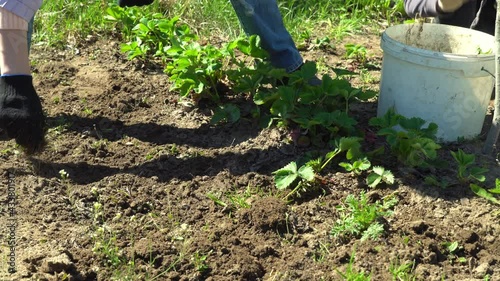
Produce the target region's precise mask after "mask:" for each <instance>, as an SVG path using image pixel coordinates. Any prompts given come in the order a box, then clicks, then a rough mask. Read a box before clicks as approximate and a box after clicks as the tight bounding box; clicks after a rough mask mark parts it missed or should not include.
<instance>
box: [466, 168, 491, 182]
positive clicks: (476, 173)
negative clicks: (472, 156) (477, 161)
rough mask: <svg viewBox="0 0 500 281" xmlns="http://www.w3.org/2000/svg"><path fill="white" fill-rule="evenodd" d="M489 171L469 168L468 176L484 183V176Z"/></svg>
mask: <svg viewBox="0 0 500 281" xmlns="http://www.w3.org/2000/svg"><path fill="white" fill-rule="evenodd" d="M488 171H489V170H488V169H486V168H481V167H472V168H470V171H469V175H470V176H471V177H472V178H474V179H475V180H477V181H479V182H484V181H485V180H486V176H485V175H484V174H486V173H487V172H488Z"/></svg>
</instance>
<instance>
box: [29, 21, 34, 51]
mask: <svg viewBox="0 0 500 281" xmlns="http://www.w3.org/2000/svg"><path fill="white" fill-rule="evenodd" d="M32 34H33V19H31V20H30V22H29V23H28V52H29V51H30V48H31V35H32Z"/></svg>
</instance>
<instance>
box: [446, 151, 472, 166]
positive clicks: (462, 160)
mask: <svg viewBox="0 0 500 281" xmlns="http://www.w3.org/2000/svg"><path fill="white" fill-rule="evenodd" d="M450 153H451V155H452V156H453V158H454V159H455V161H457V163H458V164H459V165H460V166H463V167H467V166H469V165H472V164H474V162H475V161H476V156H475V155H474V154H468V153H465V152H464V151H463V150H462V149H458V151H457V152H454V151H450Z"/></svg>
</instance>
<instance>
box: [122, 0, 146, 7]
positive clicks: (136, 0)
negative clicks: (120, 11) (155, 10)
mask: <svg viewBox="0 0 500 281" xmlns="http://www.w3.org/2000/svg"><path fill="white" fill-rule="evenodd" d="M153 1H154V0H118V6H120V7H132V6H146V5H149V4H151V3H153Z"/></svg>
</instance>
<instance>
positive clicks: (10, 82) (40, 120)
mask: <svg viewBox="0 0 500 281" xmlns="http://www.w3.org/2000/svg"><path fill="white" fill-rule="evenodd" d="M44 125H45V117H44V116H43V111H42V104H41V102H40V98H39V97H38V95H37V94H36V91H35V88H33V79H32V78H31V76H23V75H20V76H3V77H0V130H3V131H5V132H6V133H7V136H8V137H9V138H11V139H16V142H17V143H18V144H19V145H21V146H23V147H24V148H25V149H26V153H28V154H31V153H33V152H36V151H38V150H40V149H41V148H42V147H43V144H44Z"/></svg>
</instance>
